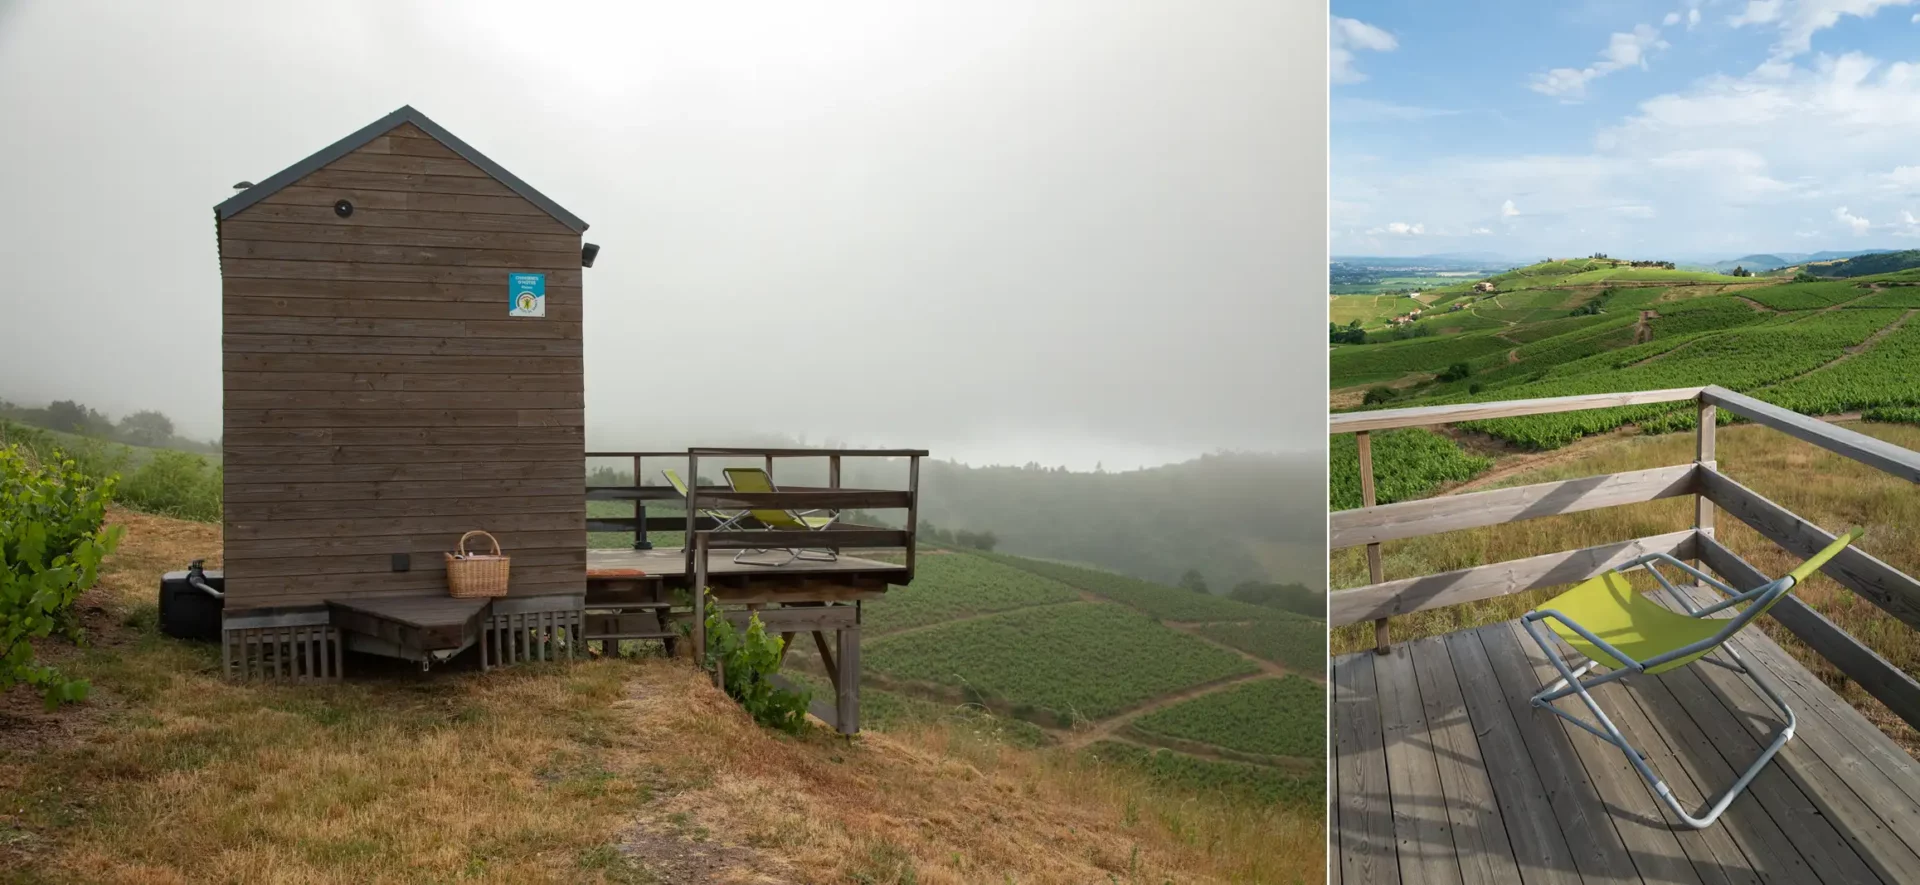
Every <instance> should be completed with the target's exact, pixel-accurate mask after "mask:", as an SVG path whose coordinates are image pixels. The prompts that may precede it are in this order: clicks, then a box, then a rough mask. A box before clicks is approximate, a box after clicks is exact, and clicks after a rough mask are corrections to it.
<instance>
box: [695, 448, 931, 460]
mask: <svg viewBox="0 0 1920 885" xmlns="http://www.w3.org/2000/svg"><path fill="white" fill-rule="evenodd" d="M687 453H689V454H698V455H723V456H726V455H730V456H734V457H745V456H749V455H762V456H770V457H774V458H830V457H832V456H834V455H843V456H850V457H856V458H925V457H926V456H927V450H926V449H760V448H735V447H728V446H695V447H693V448H690V449H687Z"/></svg>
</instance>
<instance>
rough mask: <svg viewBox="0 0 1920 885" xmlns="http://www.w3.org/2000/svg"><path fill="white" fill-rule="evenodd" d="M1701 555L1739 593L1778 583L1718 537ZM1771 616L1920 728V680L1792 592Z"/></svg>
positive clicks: (1704, 542) (1702, 543)
mask: <svg viewBox="0 0 1920 885" xmlns="http://www.w3.org/2000/svg"><path fill="white" fill-rule="evenodd" d="M1698 552H1699V554H1700V559H1701V561H1702V562H1704V563H1705V564H1706V566H1707V568H1709V569H1711V570H1712V571H1713V572H1714V573H1715V574H1718V575H1720V576H1721V577H1722V578H1725V579H1726V580H1727V583H1729V584H1732V585H1733V586H1734V587H1735V588H1737V589H1740V590H1751V589H1753V588H1755V587H1758V586H1760V585H1761V584H1764V583H1766V582H1767V581H1770V580H1772V579H1771V578H1769V577H1768V576H1766V575H1764V574H1762V573H1761V572H1760V570H1759V569H1756V568H1754V567H1753V566H1752V565H1749V564H1748V563H1747V561H1746V560H1744V559H1741V558H1740V557H1739V556H1738V555H1737V554H1735V553H1734V552H1733V551H1731V550H1728V549H1727V548H1726V547H1724V546H1722V545H1721V544H1720V542H1719V541H1716V540H1714V539H1713V538H1709V537H1704V536H1703V537H1701V538H1700V539H1699V548H1698ZM1767 614H1769V615H1771V616H1772V617H1773V619H1774V620H1777V621H1779V622H1780V623H1781V624H1782V625H1783V626H1785V627H1786V628H1787V629H1788V630H1790V631H1792V632H1793V635H1795V636H1798V637H1800V641H1802V642H1805V643H1806V644H1807V646H1808V647H1809V648H1812V649H1813V650H1814V651H1815V652H1817V653H1819V655H1820V656H1821V657H1823V658H1826V659H1827V660H1828V661H1829V662H1831V663H1832V664H1833V665H1834V666H1835V667H1838V668H1840V672H1842V673H1845V674H1847V678H1849V679H1852V680H1853V681H1855V682H1858V683H1860V687H1861V688H1864V689H1866V690H1867V693H1868V694H1870V695H1873V696H1874V697H1875V698H1878V699H1879V700H1880V703H1883V704H1886V705H1887V709H1889V710H1892V711H1893V713H1894V715H1896V716H1899V717H1900V718H1901V719H1904V720H1906V722H1907V724H1909V725H1913V726H1915V727H1920V682H1915V681H1914V679H1913V677H1911V676H1909V675H1907V674H1906V673H1904V672H1901V670H1900V668H1899V667H1896V666H1894V665H1893V663H1892V662H1890V661H1888V660H1887V659H1886V658H1883V657H1881V656H1880V655H1879V653H1877V652H1875V651H1874V650H1873V649H1871V648H1868V647H1866V646H1865V645H1863V644H1861V642H1860V640H1858V639H1855V638H1853V636H1852V635H1851V634H1849V633H1847V631H1845V630H1842V629H1840V627H1839V626H1838V625H1836V624H1834V623H1833V622H1832V621H1829V620H1827V619H1826V617H1825V616H1824V615H1822V614H1820V613H1819V612H1817V611H1814V610H1813V609H1812V608H1810V607H1808V606H1807V604H1806V603H1804V602H1801V601H1800V600H1799V599H1798V598H1796V597H1794V596H1793V595H1792V594H1788V595H1786V596H1783V597H1781V599H1780V601H1779V602H1776V603H1774V606H1773V608H1771V609H1769V610H1768V611H1767Z"/></svg>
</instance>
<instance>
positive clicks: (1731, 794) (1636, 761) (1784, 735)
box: [1521, 621, 1798, 830]
mask: <svg viewBox="0 0 1920 885" xmlns="http://www.w3.org/2000/svg"><path fill="white" fill-rule="evenodd" d="M1521 626H1523V627H1525V628H1526V630H1527V635H1529V636H1531V637H1533V641H1534V642H1535V643H1536V644H1537V645H1539V646H1540V649H1541V650H1542V651H1545V652H1546V653H1547V660H1548V661H1549V662H1551V663H1552V664H1553V668H1554V669H1555V670H1557V671H1559V673H1560V679H1559V680H1556V681H1555V682H1554V683H1552V684H1551V685H1548V686H1546V687H1545V688H1542V689H1541V690H1540V692H1539V693H1538V694H1536V695H1534V696H1533V699H1532V700H1533V705H1534V706H1536V707H1541V708H1544V709H1546V710H1547V711H1548V712H1551V713H1553V714H1554V715H1556V716H1559V717H1560V718H1562V719H1565V720H1567V721H1568V722H1571V723H1573V724H1574V725H1577V726H1580V727H1581V728H1583V729H1585V730H1586V731H1587V732H1589V733H1591V734H1593V735H1594V736H1595V737H1598V738H1600V739H1601V740H1603V741H1606V742H1607V743H1610V744H1612V745H1614V746H1615V747H1617V748H1619V749H1620V751H1621V752H1623V753H1625V754H1627V761H1629V762H1632V763H1633V768H1634V770H1635V771H1638V772H1639V773H1640V776H1641V777H1642V778H1644V779H1646V781H1647V783H1649V784H1651V785H1652V786H1653V791H1654V794H1655V795H1657V796H1659V797H1660V801H1661V802H1662V803H1664V804H1665V805H1666V806H1667V808H1668V809H1669V810H1671V811H1672V812H1673V813H1674V815H1675V816H1677V817H1679V818H1680V820H1681V821H1683V822H1685V823H1686V825H1687V826H1689V827H1691V828H1693V829H1696V830H1702V829H1706V828H1707V827H1710V826H1712V825H1713V822H1714V821H1716V820H1719V819H1720V815H1721V814H1722V813H1723V812H1725V811H1726V810H1727V807H1728V806H1730V805H1732V804H1733V800H1735V799H1737V798H1739V796H1740V793H1741V792H1742V791H1744V790H1745V789H1746V788H1747V785H1748V784H1750V783H1752V782H1753V779H1754V778H1755V777H1758V776H1759V774H1760V770H1761V769H1762V768H1765V767H1766V765H1767V763H1768V762H1770V761H1772V760H1773V756H1774V754H1775V753H1778V752H1780V748H1782V747H1785V746H1786V745H1787V741H1790V740H1792V739H1793V730H1794V726H1795V725H1796V724H1798V720H1797V719H1796V718H1795V717H1794V715H1793V708H1791V707H1788V706H1787V704H1786V701H1784V700H1781V698H1780V695H1779V694H1778V693H1776V692H1775V691H1774V689H1773V686H1772V685H1771V684H1769V681H1768V680H1767V679H1766V678H1765V677H1764V676H1762V675H1761V673H1760V671H1759V669H1758V668H1755V667H1749V666H1747V663H1746V661H1745V660H1744V659H1742V658H1741V657H1740V652H1739V651H1737V650H1735V649H1734V648H1733V646H1732V645H1722V646H1720V648H1719V649H1716V651H1725V652H1726V653H1727V654H1728V655H1730V656H1732V657H1733V659H1734V662H1735V663H1736V664H1737V665H1738V672H1741V673H1744V674H1745V675H1746V676H1747V678H1748V679H1750V680H1752V681H1753V684H1754V685H1755V686H1757V687H1758V688H1759V689H1760V693H1761V694H1762V695H1764V696H1765V697H1766V698H1767V700H1768V701H1770V702H1771V703H1772V704H1773V706H1774V708H1775V709H1777V710H1779V711H1780V714H1781V717H1782V718H1783V719H1784V720H1785V727H1784V728H1782V729H1781V730H1780V734H1779V735H1778V736H1776V737H1775V738H1774V739H1773V741H1772V742H1771V743H1769V744H1768V745H1767V747H1766V748H1765V749H1763V750H1761V751H1760V756H1759V758H1757V759H1755V760H1753V763H1752V764H1750V765H1748V766H1747V769H1746V770H1745V771H1743V772H1741V774H1740V777H1739V778H1738V779H1737V780H1735V781H1734V782H1733V785H1732V786H1729V787H1727V789H1726V790H1725V791H1724V792H1722V793H1721V794H1720V795H1719V796H1718V797H1717V798H1715V799H1713V800H1712V801H1710V802H1708V803H1707V805H1706V807H1705V808H1704V809H1702V810H1701V812H1700V814H1699V815H1697V816H1696V815H1694V814H1692V813H1690V812H1688V811H1687V809H1685V808H1682V807H1681V806H1680V800H1679V799H1678V798H1676V797H1675V796H1674V795H1673V789H1672V788H1671V787H1669V786H1667V782H1666V781H1664V780H1661V779H1660V776H1659V775H1657V774H1655V773H1654V771H1653V768H1652V767H1651V766H1649V765H1648V764H1647V755H1646V753H1645V752H1643V751H1642V750H1640V749H1639V748H1637V747H1635V746H1634V745H1633V744H1631V743H1629V742H1628V741H1627V739H1626V736H1625V735H1622V734H1621V733H1620V729H1619V728H1618V727H1617V726H1615V725H1614V724H1613V720H1612V719H1611V718H1609V717H1608V716H1607V714H1606V711H1605V710H1602V709H1600V703H1599V701H1596V700H1594V697H1593V695H1591V694H1589V693H1588V692H1587V689H1588V688H1589V687H1592V686H1597V685H1601V684H1603V683H1606V682H1612V681H1614V680H1616V679H1619V678H1622V677H1624V676H1626V675H1627V674H1628V673H1629V672H1631V671H1627V670H1612V671H1609V672H1607V673H1606V674H1604V675H1602V676H1600V677H1598V678H1595V679H1591V680H1583V679H1582V678H1581V677H1582V676H1584V675H1585V674H1586V673H1588V672H1590V671H1591V670H1592V669H1593V667H1594V666H1595V665H1596V662H1594V661H1588V662H1587V663H1586V664H1584V665H1582V666H1581V667H1579V668H1578V669H1577V670H1576V669H1575V668H1572V667H1570V666H1568V665H1567V662H1566V659H1564V658H1562V657H1561V656H1560V650H1559V649H1558V648H1557V647H1556V646H1555V644H1554V641H1553V637H1551V636H1550V635H1546V631H1544V630H1542V629H1540V627H1539V625H1538V623H1537V622H1535V621H1522V622H1521ZM1569 693H1572V694H1578V695H1579V696H1580V700H1581V701H1583V702H1585V703H1586V705H1587V709H1588V710H1589V711H1591V712H1592V713H1593V715H1594V718H1596V719H1598V720H1599V723H1600V725H1599V727H1595V726H1594V725H1593V724H1592V723H1589V722H1586V721H1584V720H1582V719H1580V718H1578V717H1576V716H1574V715H1573V714H1571V713H1568V712H1567V711H1565V710H1562V709H1560V708H1558V707H1555V706H1553V702H1554V701H1555V700H1557V699H1559V698H1563V697H1566V696H1567V695H1568V694H1569Z"/></svg>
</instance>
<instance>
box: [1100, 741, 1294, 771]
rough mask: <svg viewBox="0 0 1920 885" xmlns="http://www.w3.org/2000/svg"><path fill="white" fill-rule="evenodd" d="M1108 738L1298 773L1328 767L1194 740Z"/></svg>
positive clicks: (1150, 747)
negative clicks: (1246, 755)
mask: <svg viewBox="0 0 1920 885" xmlns="http://www.w3.org/2000/svg"><path fill="white" fill-rule="evenodd" d="M1106 739H1107V740H1110V741H1113V742H1114V743H1118V744H1130V745H1132V746H1135V747H1140V748H1141V749H1145V750H1172V751H1174V752H1176V753H1184V754H1186V755H1188V756H1198V757H1200V758H1202V759H1209V760H1212V761H1214V762H1235V763H1239V764H1241V765H1265V766H1267V767H1269V768H1282V769H1286V770H1287V771H1291V772H1294V773H1297V774H1313V773H1316V772H1325V771H1326V767H1327V763H1326V760H1324V759H1312V758H1307V757H1302V756H1263V757H1261V758H1262V759H1264V760H1267V761H1262V762H1255V761H1253V760H1252V759H1243V758H1240V757H1239V756H1237V755H1233V754H1229V753H1222V752H1219V751H1218V750H1213V749H1209V748H1208V746H1207V745H1206V744H1200V743H1196V742H1194V741H1170V742H1169V743H1177V744H1179V746H1177V747H1175V746H1164V745H1161V744H1158V743H1154V741H1153V740H1152V739H1142V738H1138V737H1134V736H1133V735H1126V734H1116V735H1109V736H1108V737H1107V738H1106Z"/></svg>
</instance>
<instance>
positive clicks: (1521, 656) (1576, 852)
mask: <svg viewBox="0 0 1920 885" xmlns="http://www.w3.org/2000/svg"><path fill="white" fill-rule="evenodd" d="M1474 632H1475V633H1476V634H1477V635H1478V636H1479V637H1480V643H1481V645H1482V646H1484V647H1485V648H1486V650H1487V661H1488V663H1490V664H1491V665H1492V666H1493V672H1494V675H1495V677H1496V678H1497V679H1498V680H1499V683H1500V688H1501V691H1502V693H1503V695H1504V696H1505V698H1506V704H1507V708H1508V709H1510V710H1512V711H1513V718H1514V722H1515V724H1517V725H1518V726H1519V728H1520V735H1521V738H1522V739H1523V740H1525V742H1526V744H1527V748H1528V750H1529V751H1531V752H1532V754H1533V760H1534V764H1535V765H1536V766H1538V768H1539V770H1540V779H1541V781H1542V782H1543V783H1545V784H1546V787H1547V795H1548V797H1549V799H1550V804H1551V806H1552V808H1553V813H1554V815H1555V816H1556V817H1557V818H1558V819H1559V821H1560V829H1561V831H1562V832H1564V833H1565V834H1566V837H1567V844H1568V846H1569V847H1571V848H1572V849H1573V857H1574V863H1575V865H1576V866H1577V867H1578V868H1579V870H1580V876H1581V879H1582V880H1583V881H1585V882H1587V883H1588V885H1593V883H1597V882H1640V881H1642V880H1641V878H1640V874H1639V872H1638V871H1637V869H1636V868H1635V866H1634V863H1633V858H1632V857H1630V856H1629V855H1628V853H1627V846H1626V843H1625V842H1623V841H1622V840H1621V838H1620V833H1619V831H1618V830H1617V829H1615V827H1614V821H1613V814H1612V812H1611V810H1610V809H1608V808H1607V806H1606V803H1605V802H1603V801H1602V800H1601V798H1600V794H1599V791H1598V790H1597V788H1596V787H1595V786H1594V784H1593V782H1592V781H1591V780H1590V779H1589V778H1588V776H1587V772H1586V769H1585V768H1584V767H1582V766H1581V764H1580V762H1579V758H1578V756H1577V755H1576V753H1575V752H1574V749H1573V746H1572V744H1571V742H1569V741H1568V740H1567V735H1566V733H1565V732H1564V731H1562V730H1561V728H1560V726H1559V725H1558V722H1559V718H1558V717H1556V716H1554V715H1553V714H1552V713H1549V712H1547V711H1545V710H1537V709H1534V708H1533V706H1532V705H1531V704H1530V703H1529V698H1531V697H1532V696H1533V693H1534V692H1536V691H1538V690H1539V689H1540V685H1539V683H1538V682H1537V681H1536V680H1535V679H1534V672H1533V666H1532V664H1531V663H1530V662H1529V661H1528V659H1527V655H1526V652H1525V651H1523V650H1522V649H1521V647H1520V644H1519V643H1518V642H1517V641H1516V640H1515V638H1514V634H1513V630H1512V627H1511V626H1510V625H1509V624H1508V623H1504V622H1503V623H1498V624H1489V625H1487V626H1485V627H1481V628H1479V629H1477V630H1475V631H1474Z"/></svg>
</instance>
